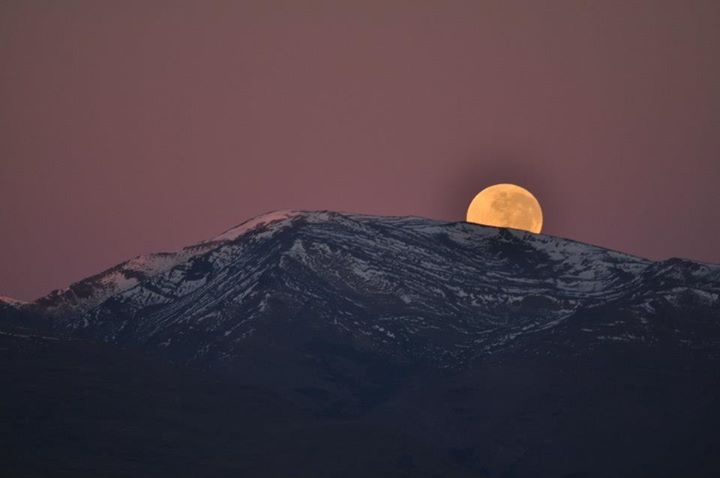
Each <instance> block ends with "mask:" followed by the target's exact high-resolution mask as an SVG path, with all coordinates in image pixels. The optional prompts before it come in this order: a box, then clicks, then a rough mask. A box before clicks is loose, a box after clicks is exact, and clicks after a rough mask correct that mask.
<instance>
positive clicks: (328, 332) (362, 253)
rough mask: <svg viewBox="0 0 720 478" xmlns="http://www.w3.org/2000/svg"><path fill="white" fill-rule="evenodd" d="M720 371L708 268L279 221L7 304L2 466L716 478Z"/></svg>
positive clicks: (583, 248) (446, 227)
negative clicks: (27, 301)
mask: <svg viewBox="0 0 720 478" xmlns="http://www.w3.org/2000/svg"><path fill="white" fill-rule="evenodd" d="M64 339H70V340H64ZM167 359H170V360H167ZM719 370H720V266H717V265H710V264H700V263H695V262H690V261H685V260H680V259H671V260H668V261H659V262H654V261H649V260H646V259H642V258H638V257H633V256H629V255H626V254H622V253H619V252H615V251H610V250H606V249H602V248H599V247H595V246H591V245H588V244H582V243H578V242H574V241H570V240H566V239H561V238H556V237H550V236H545V235H534V234H530V233H525V232H520V231H514V230H506V229H497V228H492V227H484V226H479V225H474V224H468V223H464V222H458V223H446V222H441V221H434V220H429V219H423V218H416V217H374V216H363V215H355V214H341V213H336V212H327V211H321V212H299V211H286V212H279V213H272V214H270V215H263V216H260V217H258V218H255V219H252V220H250V221H247V222H245V223H243V224H241V225H240V226H237V227H235V228H232V229H230V230H228V231H226V232H225V233H222V234H220V235H218V236H215V237H214V238H212V239H209V240H207V241H203V242H201V243H199V244H196V245H193V246H189V247H187V248H185V249H182V250H181V251H178V252H174V253H163V254H153V255H149V256H142V257H138V258H135V259H132V260H130V261H128V262H125V263H123V264H120V265H118V266H116V267H114V268H112V269H109V270H108V271H105V272H103V273H101V274H98V275H96V276H94V277H91V278H89V279H86V280H84V281H81V282H79V283H77V284H73V285H71V286H70V287H69V288H67V289H64V290H61V291H57V292H54V293H52V294H50V295H49V296H48V297H45V298H42V299H40V300H38V301H37V302H35V303H31V304H16V303H11V301H7V300H5V301H0V374H2V376H3V378H4V384H6V385H5V386H4V388H3V393H2V394H0V423H2V424H3V426H0V442H2V443H4V444H5V447H0V448H2V450H0V474H3V475H7V476H48V475H52V473H49V471H50V468H48V465H46V464H47V463H51V464H52V469H53V470H57V475H55V476H88V477H90V476H97V475H98V470H99V471H101V472H102V474H103V475H107V476H188V477H190V476H243V477H257V478H260V477H262V478H265V477H268V476H283V477H285V476H297V477H300V476H303V477H304V476H314V477H333V476H346V477H357V478H360V477H363V478H364V477H367V476H383V477H413V478H414V477H432V476H443V477H446V476H452V477H455V476H457V477H471V476H472V477H494V478H500V477H503V478H507V477H526V476H534V477H535V476H536V477H568V478H569V477H586V478H587V477H595V478H604V477H607V476H613V477H632V478H637V477H657V476H693V477H695V476H698V477H700V476H702V477H705V476H707V477H714V476H719V474H720V453H718V452H717V451H718V449H717V439H716V436H717V429H718V428H719V427H720V372H719ZM2 453H5V454H4V455H3V454H2ZM83 466H84V467H85V468H81V467H83Z"/></svg>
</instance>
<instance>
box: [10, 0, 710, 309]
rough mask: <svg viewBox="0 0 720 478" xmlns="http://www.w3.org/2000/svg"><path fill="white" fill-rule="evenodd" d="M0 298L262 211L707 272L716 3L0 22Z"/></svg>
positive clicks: (78, 14)
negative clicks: (488, 208)
mask: <svg viewBox="0 0 720 478" xmlns="http://www.w3.org/2000/svg"><path fill="white" fill-rule="evenodd" d="M0 71H2V74H1V75H0V105H1V106H0V228H1V230H0V264H2V267H0V294H3V295H8V296H14V297H19V298H23V299H31V298H34V297H37V296H39V295H41V294H44V293H46V292H48V291H49V290H51V289H54V288H59V287H64V286H66V285H68V284H69V283H70V282H72V281H75V280H79V279H81V278H83V277H85V276H87V275H90V274H93V273H96V272H99V271H100V270H102V269H104V268H106V267H108V266H111V265H113V264H115V263H118V262H120V261H123V260H125V259H128V258H130V257H133V256H135V255H138V254H142V253H147V252H153V251H160V250H168V249H174V248H178V247H181V246H183V245H187V244H190V243H193V242H196V241H199V240H202V239H205V238H208V237H211V236H213V235H216V234H218V233H219V232H221V231H223V230H225V229H227V228H228V227H230V226H232V225H234V224H237V223H239V222H241V221H243V220H244V219H247V218H249V217H251V216H254V215H257V214H260V213H263V212H266V211H269V210H273V209H288V208H290V209H333V210H344V211H353V212H360V213H370V214H392V215H396V214H412V215H421V216H427V217H431V218H437V219H446V220H461V219H463V218H464V213H465V209H466V207H467V204H468V203H469V201H470V200H471V199H472V197H473V195H474V194H475V193H476V192H477V191H479V190H480V189H482V188H483V187H485V186H487V185H489V184H492V183H496V182H514V183H518V184H520V185H522V186H524V187H526V188H528V189H530V190H531V191H532V192H533V193H535V195H536V196H537V197H538V199H539V200H540V202H541V204H542V205H543V208H544V213H545V232H547V233H549V234H554V235H559V236H565V237H569V238H572V239H577V240H581V241H586V242H591V243H595V244H599V245H602V246H606V247H610V248H614V249H619V250H623V251H627V252H630V253H635V254H638V255H642V256H646V257H651V258H660V259H664V258H668V257H671V256H682V257H689V258H694V259H699V260H704V261H712V262H720V247H719V245H720V2H718V1H717V0H707V1H687V0H677V1H660V0H652V1H650V0H648V1H633V2H628V1H611V0H608V1H582V0H575V1H553V2H538V1H534V0H528V1H522V2H520V1H509V0H498V1H487V0H485V1H449V0H445V1H417V0H413V1H402V2H401V1H390V0H383V1H368V0H362V1H360V0H359V1H356V2H350V1H347V2H330V1H327V2H315V1H305V0H301V1H287V2H278V1H268V0H258V1H244V2H231V1H223V2H219V1H218V2H213V1H195V2H180V1H153V2H148V1H115V2H113V1H104V2H98V1H95V0H92V1H81V0H77V1H73V2H47V1H32V0H15V1H13V0H11V1H4V2H2V3H0Z"/></svg>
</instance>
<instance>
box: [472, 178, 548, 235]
mask: <svg viewBox="0 0 720 478" xmlns="http://www.w3.org/2000/svg"><path fill="white" fill-rule="evenodd" d="M467 222H474V223H477V224H484V225H486V226H495V227H511V228H513V229H522V230H524V231H530V232H534V233H538V232H540V231H541V230H542V225H543V213H542V209H541V208H540V203H539V202H538V200H537V199H535V196H533V195H532V193H530V191H528V190H527V189H525V188H521V187H520V186H516V185H515V184H495V185H494V186H490V187H487V188H485V189H483V190H482V191H480V192H479V193H478V194H477V195H476V196H475V197H474V198H473V200H472V202H471V203H470V206H469V207H468V210H467Z"/></svg>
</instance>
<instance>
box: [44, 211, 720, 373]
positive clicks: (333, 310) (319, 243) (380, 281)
mask: <svg viewBox="0 0 720 478" xmlns="http://www.w3.org/2000/svg"><path fill="white" fill-rule="evenodd" d="M271 217H272V218H273V220H267V221H265V220H263V219H262V217H261V218H259V219H255V220H254V221H253V223H255V224H259V225H258V226H256V227H254V228H249V229H248V230H245V231H243V233H242V234H227V233H226V234H225V235H224V236H220V237H222V238H223V240H222V241H211V242H209V243H208V242H205V243H201V244H199V245H197V246H191V247H190V248H187V249H185V250H183V252H182V253H181V254H180V255H174V256H173V259H172V260H171V261H168V263H170V266H166V265H165V263H163V265H162V266H161V267H159V268H156V269H155V270H154V271H153V272H152V273H147V272H143V273H137V272H136V271H137V269H135V270H133V275H132V277H134V278H135V281H134V282H133V283H132V284H131V286H129V287H123V288H122V289H121V290H120V288H119V287H118V288H117V289H118V290H117V291H116V292H115V293H112V294H108V295H107V296H103V295H102V294H100V293H97V292H96V290H98V289H100V290H103V289H102V286H95V284H94V283H90V293H89V294H88V295H89V296H91V297H99V296H102V299H103V300H102V301H100V300H95V299H93V300H90V301H86V302H83V301H79V302H78V303H77V305H76V306H75V307H76V308H75V309H74V310H72V309H71V310H70V311H69V312H66V313H65V314H64V315H63V316H62V317H60V318H59V319H58V321H57V324H58V325H59V326H61V327H64V328H67V329H68V330H70V331H72V333H73V334H79V335H80V336H83V337H92V338H95V339H101V340H104V341H108V342H113V343H120V344H135V345H138V344H142V345H143V346H147V347H155V348H161V349H164V350H165V351H166V352H167V353H168V354H170V355H171V356H173V357H175V358H179V359H181V360H187V361H205V360H209V361H227V360H231V359H233V357H236V356H238V354H241V352H242V349H243V348H244V347H245V345H244V344H245V343H246V342H247V341H252V337H253V336H255V335H270V336H276V335H277V334H278V333H282V332H278V331H276V330H275V328H276V327H278V326H280V324H286V325H287V324H294V325H298V324H302V326H303V327H306V328H309V329H311V330H315V331H323V332H327V333H329V334H332V335H334V336H338V337H343V338H344V339H347V340H349V341H351V342H353V343H354V344H355V345H356V346H358V347H360V348H363V349H368V350H376V351H379V352H381V353H384V354H390V355H394V356H396V357H397V358H399V359H405V360H413V361H414V360H423V361H429V362H433V363H435V364H437V365H441V366H460V365H462V364H463V363H465V362H466V361H467V360H470V359H471V358H473V357H477V356H480V355H482V354H486V353H491V352H492V351H493V350H496V349H498V348H503V347H512V346H514V345H513V344H515V343H517V342H521V341H522V340H523V337H527V336H529V335H532V334H536V333H540V332H542V331H544V330H548V329H553V328H556V327H558V326H560V325H562V324H563V323H564V322H565V321H567V320H568V319H570V318H575V319H574V320H573V321H572V323H573V324H577V323H579V322H580V321H581V319H578V318H577V317H579V316H583V317H584V316H590V315H593V314H594V315H595V316H598V318H597V319H596V321H595V322H593V323H592V324H590V325H588V327H586V328H584V329H583V333H584V334H585V335H586V336H587V338H588V339H590V341H591V342H595V343H600V342H603V341H608V340H611V341H612V340H615V341H626V342H640V343H652V342H654V341H658V340H662V339H663V338H664V337H668V338H669V339H671V340H675V341H676V342H678V343H684V342H683V341H692V342H693V343H692V346H693V347H706V346H712V345H714V342H709V343H706V340H705V339H706V338H707V337H706V334H696V335H697V336H695V335H693V333H694V332H693V331H692V330H689V329H688V328H687V327H685V325H686V321H683V320H677V323H675V322H673V324H672V330H667V329H668V327H670V326H669V325H667V324H660V323H658V322H657V321H651V320H649V319H648V317H654V316H665V315H667V314H670V315H672V314H673V313H674V312H673V311H676V310H685V308H686V307H698V308H700V309H703V310H704V309H707V310H710V311H712V310H717V308H720V305H718V304H720V300H719V297H720V286H718V283H719V281H720V280H719V278H720V268H718V267H717V266H710V265H702V264H695V263H691V262H687V261H681V260H670V261H665V262H651V261H648V260H644V259H640V258H637V257H632V256H628V255H625V254H621V253H617V252H613V251H608V250H605V249H601V248H597V247H593V246H589V245H586V244H581V243H577V242H573V241H568V240H564V239H559V238H553V237H549V236H542V235H533V234H529V233H523V232H519V231H512V230H500V229H495V228H487V227H482V226H477V225H471V224H467V223H450V224H447V223H442V222H438V221H431V220H426V219H420V218H380V217H372V216H359V215H346V214H339V213H331V212H316V213H293V214H288V215H285V216H281V217H280V218H278V216H277V215H274V216H271ZM208 244H212V247H209V246H208ZM186 251H192V253H191V254H188V253H187V252H186ZM151 257H153V256H151ZM145 262H147V261H145ZM128 264H130V265H134V263H133V262H132V261H131V262H130V263H126V264H123V265H121V266H120V270H121V271H123V272H124V273H125V275H126V276H127V275H128V273H127V272H126V271H127V270H128V269H129V267H128ZM108 275H109V274H107V273H106V274H105V275H104V276H103V277H108ZM103 280H104V279H103ZM100 282H102V281H100ZM84 284H85V285H86V284H87V281H86V282H85V283H84ZM85 285H84V286H85ZM71 289H73V288H72V287H71ZM55 296H57V294H53V295H51V298H52V297H55ZM50 300H51V299H50V298H46V299H41V300H40V301H39V302H38V305H40V306H44V305H45V304H47V303H48V302H50ZM88 302H89V303H88ZM98 302H99V303H98ZM603 309H607V310H611V311H612V312H613V313H612V315H614V317H613V318H610V317H609V315H608V314H601V313H598V311H601V310H603ZM684 320H685V319H684ZM706 325H707V327H710V328H713V333H716V332H717V331H716V330H715V329H714V327H716V326H717V323H716V322H714V321H711V322H710V323H708V324H706ZM616 329H618V330H616ZM668 334H669V335H668ZM268 339H269V337H265V338H263V339H262V340H268ZM688 346H690V344H689V342H688Z"/></svg>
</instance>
